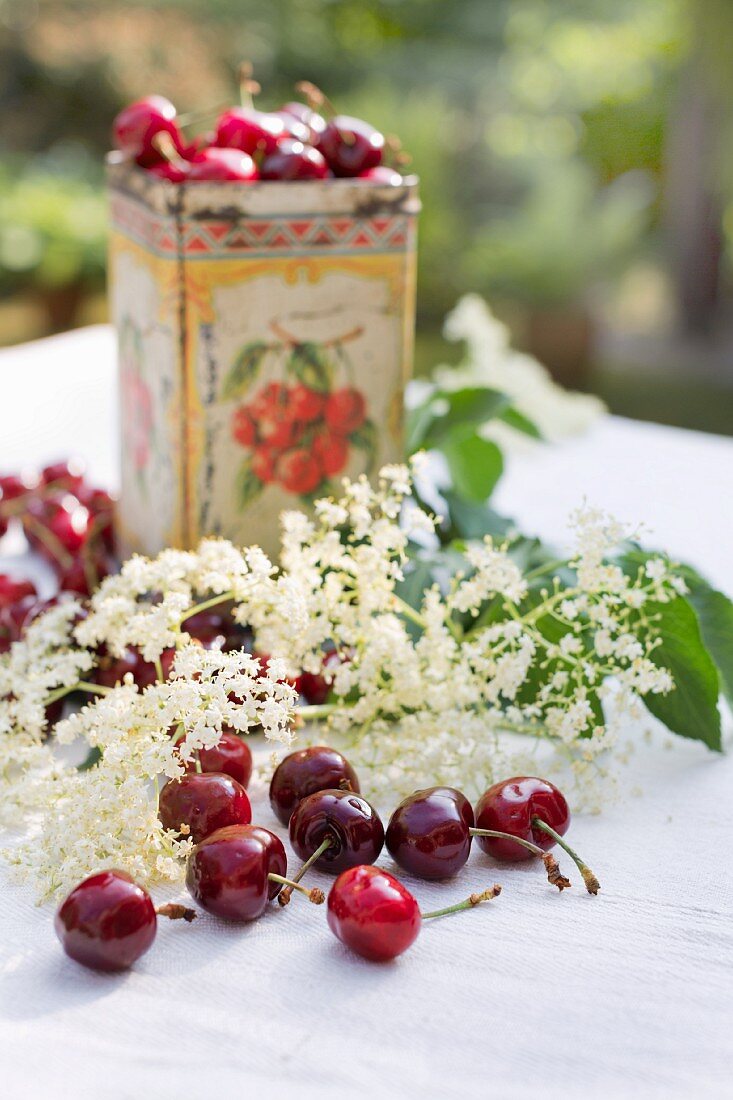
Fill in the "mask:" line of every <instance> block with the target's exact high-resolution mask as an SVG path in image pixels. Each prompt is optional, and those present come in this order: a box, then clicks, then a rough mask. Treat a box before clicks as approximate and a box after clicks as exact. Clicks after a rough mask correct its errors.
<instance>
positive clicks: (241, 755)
mask: <svg viewBox="0 0 733 1100" xmlns="http://www.w3.org/2000/svg"><path fill="white" fill-rule="evenodd" d="M197 761H198V763H199V764H200V765H201V771H202V772H204V773H205V774H209V773H211V772H221V773H223V774H224V775H229V776H231V778H232V779H236V781H237V783H239V784H240V786H242V787H246V786H247V784H248V783H249V781H250V779H251V778H252V753H251V752H250V748H249V745H248V744H247V743H246V742H245V741H244V740H243V739H242V738H241V737H238V736H237V735H236V733H229V732H227V731H226V730H224V732H223V733H222V735H221V739H220V741H219V744H218V745H214V747H213V749H197V750H196V752H195V754H194V759H193V760H189V761H187V762H186V763H185V764H184V767H185V769H186V771H187V772H196V771H198V769H197V767H196V762H197Z"/></svg>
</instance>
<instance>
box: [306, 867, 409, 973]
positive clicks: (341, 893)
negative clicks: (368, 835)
mask: <svg viewBox="0 0 733 1100" xmlns="http://www.w3.org/2000/svg"><path fill="white" fill-rule="evenodd" d="M327 919H328V926H329V928H330V929H331V931H332V932H333V933H334V935H335V936H337V937H338V939H340V940H341V942H342V943H343V944H345V945H346V946H347V947H350V948H351V950H352V951H355V952H356V954H357V955H361V956H362V958H365V959H370V960H371V961H372V962H386V961H387V960H388V959H395V958H397V956H398V955H401V954H402V953H403V951H406V950H407V949H408V947H410V946H411V945H412V944H413V943H414V942H415V940H416V939H417V937H418V934H419V932H420V928H421V925H422V918H421V916H420V907H419V906H418V904H417V901H416V900H415V898H414V897H413V896H412V894H411V893H410V891H409V890H408V889H407V887H406V886H403V885H402V883H401V882H400V881H399V880H398V879H396V878H395V877H394V875H390V874H389V872H388V871H383V870H382V869H381V868H380V867H372V866H359V867H350V868H349V869H348V870H347V871H343V872H342V874H340V875H339V877H338V878H337V879H336V881H335V882H334V884H333V886H332V887H331V890H330V892H329V895H328V909H327Z"/></svg>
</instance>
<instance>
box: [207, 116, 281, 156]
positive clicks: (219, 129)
mask: <svg viewBox="0 0 733 1100" xmlns="http://www.w3.org/2000/svg"><path fill="white" fill-rule="evenodd" d="M288 134H289V128H288V126H287V124H286V123H285V120H284V119H283V118H281V117H280V116H279V115H276V114H267V113H266V112H265V111H257V110H255V109H254V108H253V107H232V108H230V109H229V110H228V111H225V112H224V114H223V115H221V117H220V118H219V121H218V123H217V126H216V134H215V137H214V144H215V145H218V146H219V147H220V148H222V149H239V150H241V151H242V152H243V153H248V154H249V155H250V156H252V155H254V154H255V153H257V154H262V155H264V156H267V155H268V154H270V153H274V152H275V150H276V149H277V147H278V143H279V142H280V141H281V140H282V139H287V137H288Z"/></svg>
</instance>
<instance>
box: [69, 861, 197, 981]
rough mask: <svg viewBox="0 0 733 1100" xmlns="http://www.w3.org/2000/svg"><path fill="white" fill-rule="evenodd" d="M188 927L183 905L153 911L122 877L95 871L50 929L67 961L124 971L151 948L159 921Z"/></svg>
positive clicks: (129, 880) (191, 914)
mask: <svg viewBox="0 0 733 1100" xmlns="http://www.w3.org/2000/svg"><path fill="white" fill-rule="evenodd" d="M158 914H159V915H160V916H166V917H170V918H171V919H173V920H177V919H183V920H186V921H189V922H190V921H192V920H193V919H194V917H195V915H196V914H195V913H194V912H193V910H192V909H187V908H186V907H185V906H183V905H162V906H160V907H159V908H158V909H156V908H155V906H154V905H153V902H152V900H151V897H150V895H149V894H148V892H147V890H144V889H143V888H142V886H138V885H137V883H136V882H134V881H133V879H132V878H131V877H130V876H129V875H128V874H127V872H125V871H116V870H108V871H99V872H98V873H97V874H94V875H90V876H89V878H86V879H84V881H83V882H80V883H79V885H78V886H76V887H75V888H74V889H73V890H72V891H71V893H70V894H69V895H68V897H67V898H66V899H65V900H64V901H63V902H62V903H61V905H60V906H59V908H58V911H57V913H56V917H55V920H54V928H55V930H56V935H57V936H58V938H59V940H60V942H61V946H62V947H63V949H64V951H65V952H66V954H67V955H68V956H69V958H71V959H74V960H75V961H76V962H78V963H81V964H82V965H83V966H88V967H90V968H91V969H92V970H104V971H114V970H126V969H127V968H128V967H129V966H132V964H133V963H134V962H136V961H137V959H139V958H140V957H141V956H142V955H144V954H145V952H146V951H147V950H148V948H149V947H150V946H151V944H152V943H153V940H154V939H155V934H156V931H157V915H158Z"/></svg>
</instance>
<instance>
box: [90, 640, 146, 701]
mask: <svg viewBox="0 0 733 1100" xmlns="http://www.w3.org/2000/svg"><path fill="white" fill-rule="evenodd" d="M128 672H131V673H132V677H133V679H134V681H135V683H136V684H137V686H138V687H139V688H140V690H141V691H142V690H143V689H144V688H146V687H150V685H151V684H154V683H155V681H156V679H157V674H156V670H155V665H154V664H152V663H151V662H150V661H146V660H144V659H143V656H142V654H141V653H140V652H139V651H138V650H136V649H126V650H125V652H124V653H123V655H122V656H121V657H111V656H110V655H109V654H108V653H104V654H101V655H100V658H99V663H98V665H97V668H96V671H95V673H94V676H95V679H96V681H97V683H98V684H100V685H101V686H102V687H115V686H116V685H117V684H121V683H122V681H123V680H124V678H125V676H126V674H127V673H128Z"/></svg>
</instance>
